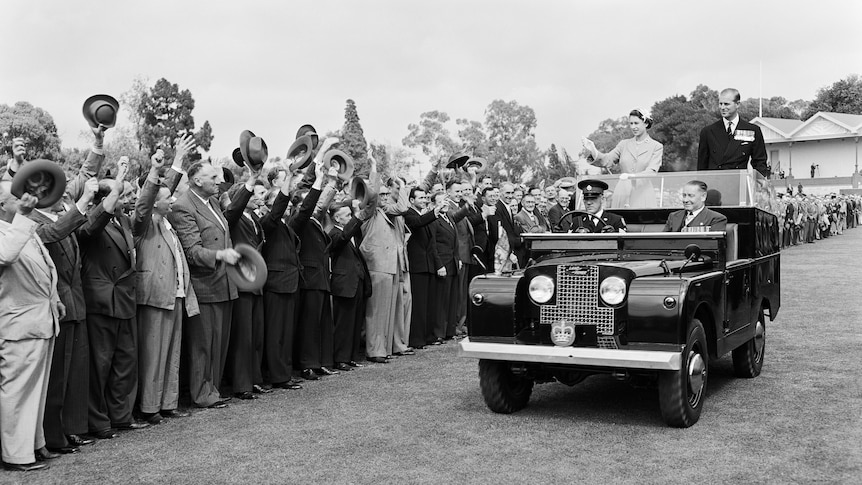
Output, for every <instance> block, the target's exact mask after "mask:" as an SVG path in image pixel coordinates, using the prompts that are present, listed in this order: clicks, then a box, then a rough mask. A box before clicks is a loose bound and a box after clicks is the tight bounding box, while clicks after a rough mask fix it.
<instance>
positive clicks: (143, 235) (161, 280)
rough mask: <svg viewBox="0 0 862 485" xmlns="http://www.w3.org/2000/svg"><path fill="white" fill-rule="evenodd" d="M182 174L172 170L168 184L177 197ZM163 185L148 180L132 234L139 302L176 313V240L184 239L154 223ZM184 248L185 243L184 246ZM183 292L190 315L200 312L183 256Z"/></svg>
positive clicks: (166, 183) (142, 189)
mask: <svg viewBox="0 0 862 485" xmlns="http://www.w3.org/2000/svg"><path fill="white" fill-rule="evenodd" d="M181 178H182V174H181V173H179V172H177V171H176V170H173V169H171V170H168V172H167V174H166V176H165V185H166V186H167V187H168V189H170V191H171V193H172V194H173V192H174V190H175V189H176V187H177V185H179V183H180V179H181ZM158 192H159V186H158V185H156V180H152V179H149V178H148V179H147V180H146V181H145V182H144V186H143V187H142V188H141V192H140V194H139V195H138V201H137V202H136V203H135V215H134V219H133V221H132V234H133V235H134V238H135V249H137V251H138V254H137V263H138V265H137V278H138V281H137V300H138V304H139V305H148V306H151V307H155V308H161V309H163V310H175V308H174V307H175V306H176V301H177V288H176V281H177V265H176V261H175V258H174V240H176V241H177V243H179V241H180V239H179V236H178V235H177V232H176V230H174V229H173V228H171V230H170V231H168V230H167V228H166V227H165V225H164V223H158V222H156V221H154V220H153V204H154V203H155V199H156V195H158ZM180 248H181V249H182V244H180ZM181 264H182V275H183V291H184V292H185V294H186V296H185V301H184V303H185V309H186V313H187V314H188V315H190V316H194V315H197V314H198V313H200V310H199V308H198V300H197V297H196V296H195V290H194V287H193V286H192V281H191V276H190V274H189V266H188V263H187V261H186V258H185V254H183V257H182V263H181Z"/></svg>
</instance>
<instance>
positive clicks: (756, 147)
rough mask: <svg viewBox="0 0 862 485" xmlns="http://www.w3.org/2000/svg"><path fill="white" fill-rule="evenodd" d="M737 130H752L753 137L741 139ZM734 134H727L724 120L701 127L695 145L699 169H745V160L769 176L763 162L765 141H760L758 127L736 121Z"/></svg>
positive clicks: (746, 163) (746, 164)
mask: <svg viewBox="0 0 862 485" xmlns="http://www.w3.org/2000/svg"><path fill="white" fill-rule="evenodd" d="M739 130H747V131H750V132H753V133H754V140H740V139H738V138H739V137H740V133H739ZM734 134H735V135H734V137H728V136H727V131H726V129H725V127H724V121H722V120H718V121H716V122H715V123H713V124H711V125H709V126H706V127H704V128H703V129H702V130H700V143H699V144H698V146H697V169H698V170H733V169H745V168H746V167H748V162H749V161H751V166H752V167H753V168H754V169H755V170H757V171H758V172H760V173H761V174H763V176H764V177H768V176H769V166H768V165H767V164H766V159H767V156H766V144H765V143H764V142H763V132H761V131H760V127H759V126H757V125H753V124H751V123H749V122H747V121H743V120H742V119H740V120H739V124H738V126H736V127H735V128H734Z"/></svg>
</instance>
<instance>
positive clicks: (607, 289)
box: [599, 276, 626, 306]
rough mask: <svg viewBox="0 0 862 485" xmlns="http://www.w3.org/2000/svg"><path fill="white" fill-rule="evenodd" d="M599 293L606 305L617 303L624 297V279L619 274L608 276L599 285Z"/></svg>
mask: <svg viewBox="0 0 862 485" xmlns="http://www.w3.org/2000/svg"><path fill="white" fill-rule="evenodd" d="M599 295H601V297H602V301H603V302H605V303H607V304H608V305H611V306H615V305H619V304H620V303H622V302H623V300H624V299H625V297H626V282H625V280H624V279H622V278H620V277H619V276H608V277H607V278H605V279H604V280H603V281H602V284H601V285H599Z"/></svg>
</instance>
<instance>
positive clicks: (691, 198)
mask: <svg viewBox="0 0 862 485" xmlns="http://www.w3.org/2000/svg"><path fill="white" fill-rule="evenodd" d="M706 192H707V186H706V184H705V183H703V182H701V181H700V180H692V181H690V182H688V183H687V184H685V186H684V187H683V188H682V206H683V207H684V209H683V210H680V211H676V212H671V214H670V216H668V218H667V224H665V225H664V230H665V232H708V231H723V230H725V227H726V226H727V217H725V216H723V215H722V214H719V213H718V212H715V211H714V210H711V209H707V208H706V207H705V206H704V205H705V203H706Z"/></svg>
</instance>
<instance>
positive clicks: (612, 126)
mask: <svg viewBox="0 0 862 485" xmlns="http://www.w3.org/2000/svg"><path fill="white" fill-rule="evenodd" d="M120 99H121V103H122V104H123V106H124V109H125V110H126V111H127V113H129V119H130V121H131V124H130V125H131V126H120V125H118V127H117V129H116V130H113V131H114V133H113V136H111V137H110V139H109V140H108V143H107V144H106V146H105V150H106V164H105V165H106V166H105V168H104V170H105V172H108V173H110V172H111V171H112V170H113V167H112V165H113V163H115V162H114V161H115V160H117V159H118V158H119V157H120V155H121V154H122V155H127V156H129V158H130V161H131V170H130V175H131V176H137V175H138V174H141V173H146V171H147V170H148V169H149V158H150V154H152V153H153V152H155V150H156V149H157V148H163V149H165V151H166V155H167V156H168V157H169V158H170V157H172V156H173V155H172V147H173V145H174V141H175V139H176V137H177V136H179V135H180V134H185V133H189V134H192V135H194V137H195V140H196V141H197V145H198V146H199V147H200V148H202V149H203V150H204V151H207V150H209V148H210V146H211V145H212V141H213V139H214V135H213V127H212V126H211V125H210V123H209V121H204V122H203V124H201V125H200V128H198V129H196V124H195V119H194V116H193V114H192V112H193V110H194V107H195V101H194V97H193V96H192V93H191V92H190V91H189V90H188V89H181V88H180V87H179V86H178V85H177V84H175V83H171V82H170V81H168V80H167V79H164V78H162V79H159V80H158V81H156V82H155V83H154V84H153V85H152V86H149V85H148V83H147V81H146V80H144V79H136V80H134V82H133V84H132V86H131V88H130V89H129V90H128V91H127V92H125V93H123V95H122V96H121V97H120ZM760 103H761V100H760V99H758V98H747V99H745V100H743V101H742V103H741V106H740V110H739V111H740V116H741V117H742V118H743V119H747V120H751V119H753V118H755V117H757V116H758V113H759V109H760ZM762 103H763V116H764V117H771V118H793V119H802V120H806V119H808V118H810V117H811V116H813V115H814V114H816V113H817V112H819V111H830V112H839V113H850V114H862V78H860V77H859V76H858V75H855V74H854V75H850V76H848V77H846V78H845V79H841V80H839V81H836V82H835V83H833V84H832V85H830V86H826V87H823V88H821V89H819V90H818V91H817V93H816V95H815V97H814V99H813V100H812V101H806V100H801V99H799V100H795V101H788V100H787V99H785V98H783V97H781V96H773V97H771V98H768V99H763V100H762ZM651 113H652V117H653V119H654V120H655V123H654V124H653V127H652V129H651V130H650V133H651V136H652V137H653V138H655V139H656V140H657V141H659V142H661V143H662V144H664V163H663V166H662V170H663V171H678V170H693V169H694V168H695V165H696V160H697V143H698V134H699V131H700V129H701V128H702V127H703V126H706V125H708V124H709V123H712V122H714V121H715V120H717V119H718V118H719V117H720V115H719V114H718V92H717V91H716V90H713V89H710V88H709V87H708V86H706V85H703V84H701V85H698V86H697V87H696V88H695V89H694V90H693V91H692V92H691V93H690V94H689V95H688V96H683V95H673V96H670V97H668V98H665V99H663V100H660V101H657V102H655V103H654V104H653V105H652V106H651ZM452 121H453V120H452V118H451V117H450V116H449V114H447V113H446V112H444V111H439V110H432V111H426V112H424V113H422V114H420V115H419V120H418V122H416V123H410V124H409V125H408V126H407V127H406V128H407V130H406V135H405V136H404V137H403V138H402V140H401V144H400V145H391V144H384V143H379V142H375V141H373V140H372V141H371V142H370V145H371V147H372V148H373V149H374V151H375V155H376V157H375V158H377V160H378V167H379V169H380V171H381V172H388V171H390V170H391V171H396V172H398V173H404V172H406V171H407V170H409V169H410V168H411V167H413V166H414V165H416V164H417V163H418V161H417V158H416V152H417V151H418V152H421V153H422V154H424V155H425V156H427V157H430V158H432V159H436V158H438V157H445V156H449V155H451V154H454V153H456V152H466V153H468V154H471V155H473V156H476V157H482V158H485V159H486V160H487V161H488V162H489V164H488V166H487V167H486V172H487V173H488V175H491V176H492V177H493V178H495V179H498V180H499V179H506V180H523V181H527V180H530V179H535V180H541V179H548V180H554V179H557V178H559V177H563V176H567V175H574V174H576V172H577V169H576V168H575V166H576V165H577V163H578V161H579V160H580V161H584V159H585V158H587V156H588V155H587V154H586V153H583V152H582V151H581V147H580V141H579V140H574V142H575V143H577V146H576V147H571V148H572V152H569V151H567V150H566V149H565V148H564V147H563V146H562V145H558V144H556V143H552V144H551V145H550V146H549V147H548V148H547V149H544V150H543V149H541V148H539V147H538V146H537V144H536V140H535V129H536V126H537V119H536V113H535V111H534V110H533V109H532V108H531V107H529V106H526V105H521V104H519V103H518V102H517V101H514V100H512V101H504V100H493V101H492V102H491V103H490V104H489V105H488V106H487V108H486V109H485V112H484V114H483V117H482V118H481V119H468V118H456V119H455V120H454V124H453V123H452ZM318 128H319V127H318ZM0 133H2V151H3V153H4V154H5V155H6V156H9V155H10V154H11V140H12V138H14V137H17V136H23V137H25V138H27V140H28V148H27V150H28V152H27V158H28V159H35V158H47V159H50V160H54V161H57V162H58V163H60V164H61V165H62V166H63V167H64V168H65V169H66V170H68V171H70V172H72V171H75V170H77V168H78V167H79V166H80V164H81V163H82V162H83V160H84V158H85V157H86V150H80V149H77V148H63V147H62V146H61V140H60V137H59V136H58V134H57V127H56V125H55V124H54V120H53V118H52V117H51V115H50V114H49V113H48V112H47V111H45V110H43V109H41V108H39V107H36V106H34V105H32V104H31V103H29V102H26V101H19V102H17V103H15V104H14V105H11V106H10V105H6V104H0ZM326 135H328V136H337V137H339V138H340V139H341V142H340V144H339V145H338V148H339V149H341V150H343V151H345V152H347V153H348V154H350V155H351V156H352V157H353V158H354V161H355V162H356V173H357V174H359V175H366V174H367V173H368V160H367V158H366V147H367V146H368V145H369V140H368V139H367V137H366V135H365V132H364V131H363V129H362V126H361V123H360V118H359V113H358V110H357V106H356V103H355V102H354V101H353V100H351V99H348V100H347V101H346V106H345V110H344V124H343V125H342V126H341V127H340V128H338V129H336V130H330V131H328V132H327V133H326ZM630 136H631V134H630V132H629V129H628V117H627V116H623V117H620V118H608V119H605V120H603V121H601V122H600V123H599V124H598V127H597V129H596V130H595V131H594V132H593V133H591V134H590V135H589V136H588V138H590V139H591V140H593V141H594V142H595V143H596V146H597V147H598V148H599V150H601V151H604V152H606V151H609V150H611V149H612V148H613V147H614V146H615V145H616V144H617V143H618V142H619V141H620V140H622V139H624V138H628V137H630ZM200 157H201V155H200V154H199V153H195V154H192V155H191V161H195V160H197V159H200ZM221 159H222V160H220V162H221V163H222V164H224V165H226V166H231V165H232V162H231V161H230V157H227V156H223V157H221ZM279 159H280V157H279V156H274V157H272V160H279ZM580 166H584V165H583V164H581V165H580ZM234 168H236V169H238V167H234Z"/></svg>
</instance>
